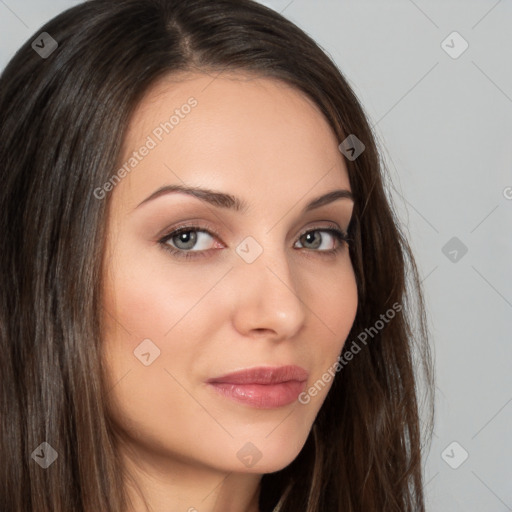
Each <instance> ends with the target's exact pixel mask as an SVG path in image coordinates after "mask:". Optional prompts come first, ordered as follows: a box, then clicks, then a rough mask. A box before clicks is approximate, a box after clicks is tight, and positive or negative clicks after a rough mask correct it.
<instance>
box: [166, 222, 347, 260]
mask: <svg viewBox="0 0 512 512" xmlns="http://www.w3.org/2000/svg"><path fill="white" fill-rule="evenodd" d="M216 238H217V239H218V238H220V235H219V234H218V233H217V232H215V231H214V230H211V229H204V228H202V227H200V226H180V227H178V228H177V229H175V230H173V231H172V232H171V233H169V234H168V235H166V236H164V237H163V238H162V239H161V240H159V241H158V243H159V244H160V245H161V246H162V248H163V249H165V250H166V251H168V252H170V253H171V254H172V255H173V256H176V257H177V258H199V257H205V256H207V255H208V251H209V250H210V249H212V248H213V247H212V242H213V243H215V239H216ZM343 242H347V243H348V242H349V238H348V235H347V234H346V233H345V232H343V231H341V230H340V229H339V228H337V227H334V226H333V227H325V226H324V227H318V228H310V229H308V230H307V231H304V232H303V233H301V235H300V236H299V238H298V240H297V243H300V244H301V246H302V247H297V246H296V245H295V246H294V247H295V248H297V249H307V250H308V251H311V252H313V253H314V252H317V253H319V254H322V255H325V256H332V255H334V254H336V253H338V252H339V251H341V250H342V249H343V246H344V244H343Z"/></svg>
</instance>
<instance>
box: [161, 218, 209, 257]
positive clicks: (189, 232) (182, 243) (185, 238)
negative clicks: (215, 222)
mask: <svg viewBox="0 0 512 512" xmlns="http://www.w3.org/2000/svg"><path fill="white" fill-rule="evenodd" d="M216 236H218V235H217V234H216V233H211V232H210V231H208V230H207V229H202V228H200V227H199V226H184V227H181V228H178V229H176V230H174V231H173V232H172V233H169V234H168V235H166V236H165V237H164V238H162V240H160V243H162V244H164V248H165V249H167V250H169V251H170V252H171V253H172V254H174V255H177V256H182V257H185V258H186V257H191V256H193V257H195V256H199V255H198V254H194V255H190V256H189V255H188V254H187V253H189V252H202V251H207V250H208V249H211V247H208V245H211V244H212V241H211V239H212V238H214V237H216ZM209 239H210V240H209Z"/></svg>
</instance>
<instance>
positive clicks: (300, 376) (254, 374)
mask: <svg viewBox="0 0 512 512" xmlns="http://www.w3.org/2000/svg"><path fill="white" fill-rule="evenodd" d="M307 378H308V372H307V371H306V370H304V368H301V367H300V366H296V365H288V366H258V367H255V368H247V369H244V370H239V371H236V372H232V373H227V374H226V375H222V376H221V377H215V378H212V379H208V380H207V382H209V383H221V382H222V383H226V384H279V383H281V382H288V381H292V380H296V381H300V382H303V381H305V380H307Z"/></svg>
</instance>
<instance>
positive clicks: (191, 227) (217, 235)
mask: <svg viewBox="0 0 512 512" xmlns="http://www.w3.org/2000/svg"><path fill="white" fill-rule="evenodd" d="M320 222H330V224H329V225H326V226H320V225H313V226H310V227H308V228H304V229H303V230H301V231H300V233H299V234H298V235H297V236H298V237H301V236H303V235H305V234H306V233H309V232H310V231H331V230H334V231H339V232H341V233H342V234H343V235H345V236H348V230H344V229H342V228H340V227H338V226H335V224H336V223H335V222H332V221H320ZM187 231H197V232H205V233H208V234H209V235H210V236H212V237H215V238H220V233H218V232H217V230H215V229H213V228H210V227H207V226H199V225H195V224H190V225H189V224H184V225H178V226H176V227H174V228H172V229H171V230H170V231H168V233H167V234H165V235H163V236H162V237H160V239H159V241H160V242H167V241H168V240H170V239H171V238H173V236H176V233H180V232H185V233H186V232H187Z"/></svg>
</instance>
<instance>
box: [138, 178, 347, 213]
mask: <svg viewBox="0 0 512 512" xmlns="http://www.w3.org/2000/svg"><path fill="white" fill-rule="evenodd" d="M171 193H182V194H187V195H190V196H193V197H197V198H198V199H201V200H203V201H206V202H207V203H209V204H211V205H213V206H216V207H220V208H226V209H230V210H233V211H235V212H241V213H244V212H246V211H247V209H248V207H249V205H248V204H247V203H246V202H245V201H243V200H242V199H239V198H237V197H235V196H233V195H231V194H226V193H224V192H218V191H215V190H210V189H207V188H202V187H189V186H184V185H165V186H163V187H160V188H159V189H157V190H155V191H154V192H153V193H152V194H150V195H149V196H148V197H146V199H144V200H143V201H142V202H140V203H139V204H138V205H137V206H136V207H135V209H137V208H138V207H139V206H141V205H143V204H145V203H148V202H149V201H152V200H154V199H156V198H158V197H161V196H164V195H167V194H171ZM338 199H350V200H351V201H354V196H353V195H352V192H350V190H347V189H336V190H331V191H330V192H327V193H326V194H323V195H321V196H319V197H317V198H315V199H313V200H312V201H310V202H309V203H308V204H307V205H306V206H305V207H304V209H303V213H306V212H309V211H311V210H314V209H315V208H320V207H321V206H324V205H326V204H329V203H332V202H333V201H336V200H338Z"/></svg>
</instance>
